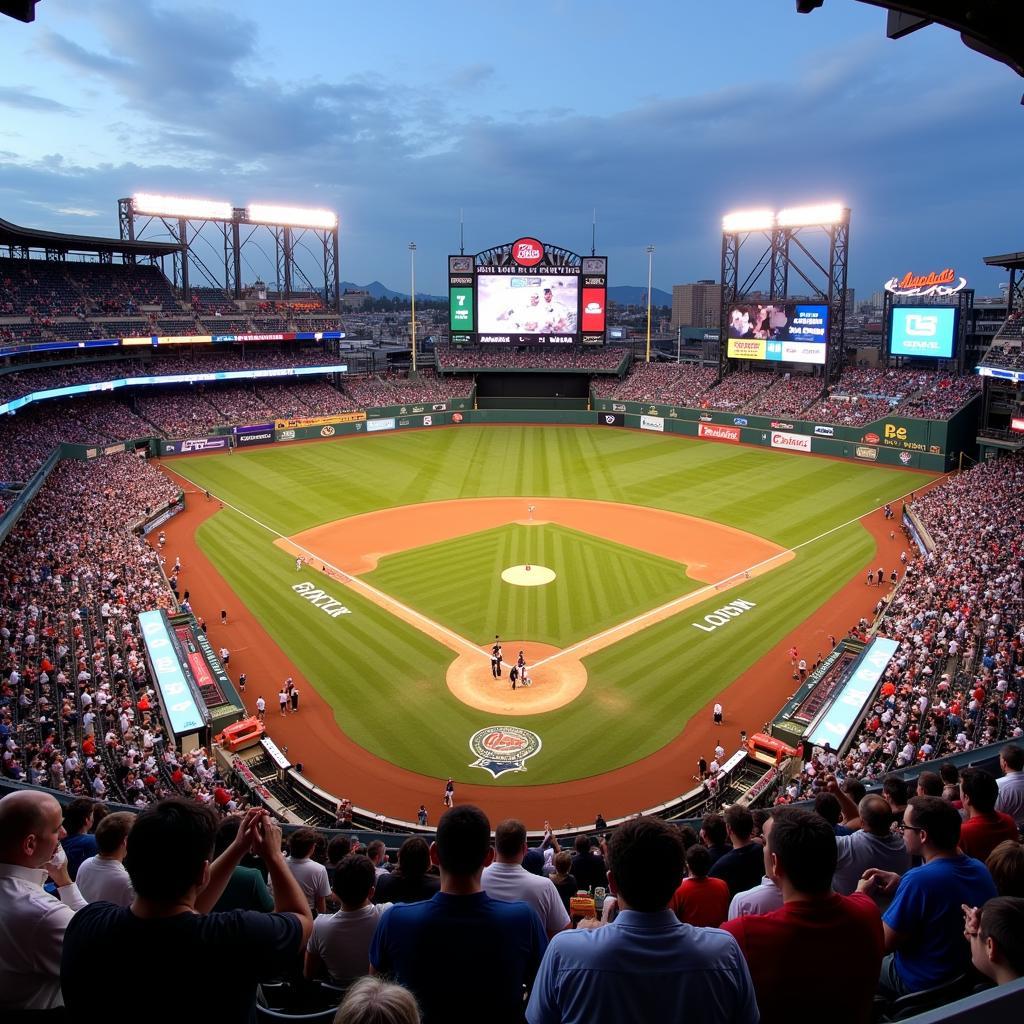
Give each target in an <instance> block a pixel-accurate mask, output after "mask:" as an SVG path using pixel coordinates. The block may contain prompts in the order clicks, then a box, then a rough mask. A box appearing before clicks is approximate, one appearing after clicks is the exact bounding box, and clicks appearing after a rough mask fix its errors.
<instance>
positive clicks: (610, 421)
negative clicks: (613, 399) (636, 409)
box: [597, 412, 626, 427]
mask: <svg viewBox="0 0 1024 1024" xmlns="http://www.w3.org/2000/svg"><path fill="white" fill-rule="evenodd" d="M597 422H598V423H600V424H601V425H602V426H605V427H624V426H625V425H626V414H625V413H622V412H599V413H598V414H597Z"/></svg>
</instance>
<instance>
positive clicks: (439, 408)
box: [430, 402, 448, 412]
mask: <svg viewBox="0 0 1024 1024" xmlns="http://www.w3.org/2000/svg"><path fill="white" fill-rule="evenodd" d="M447 409H448V403H447V402H435V403H434V404H433V405H432V406H431V407H430V410H431V412H446V411H447Z"/></svg>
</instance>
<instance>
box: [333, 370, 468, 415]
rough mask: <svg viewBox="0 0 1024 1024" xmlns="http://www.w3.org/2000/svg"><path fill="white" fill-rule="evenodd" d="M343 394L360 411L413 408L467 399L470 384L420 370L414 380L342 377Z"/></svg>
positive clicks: (464, 379)
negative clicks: (377, 408) (385, 406)
mask: <svg viewBox="0 0 1024 1024" xmlns="http://www.w3.org/2000/svg"><path fill="white" fill-rule="evenodd" d="M344 386H345V392H346V393H347V394H348V395H349V397H350V398H351V399H352V401H353V402H354V403H355V405H354V408H357V409H364V408H370V407H374V406H382V405H414V404H417V403H422V402H447V401H448V400H449V399H451V398H468V397H469V395H470V394H471V392H472V388H473V382H472V380H471V379H470V378H467V377H447V376H445V377H441V376H438V375H437V374H435V373H434V372H433V371H432V370H421V371H420V372H419V376H418V377H417V378H416V380H412V379H410V378H409V377H407V376H406V375H405V374H404V373H398V372H395V373H387V374H372V375H370V376H366V377H346V378H345V382H344Z"/></svg>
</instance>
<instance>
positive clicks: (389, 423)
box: [366, 416, 395, 434]
mask: <svg viewBox="0 0 1024 1024" xmlns="http://www.w3.org/2000/svg"><path fill="white" fill-rule="evenodd" d="M394 429H395V418H394V417H393V416H388V417H387V418H385V419H379V420H367V421H366V432H367V433H368V434H375V433H376V432H377V431H379V430H394Z"/></svg>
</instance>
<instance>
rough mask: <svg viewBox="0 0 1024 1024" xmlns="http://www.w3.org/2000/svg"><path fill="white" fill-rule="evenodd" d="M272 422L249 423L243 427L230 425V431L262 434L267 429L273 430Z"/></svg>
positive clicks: (236, 433) (233, 432)
mask: <svg viewBox="0 0 1024 1024" xmlns="http://www.w3.org/2000/svg"><path fill="white" fill-rule="evenodd" d="M273 429H274V424H273V423H251V424H249V425H248V426H245V427H232V428H231V433H232V434H235V435H236V436H237V435H238V434H262V433H264V432H265V431H267V430H273Z"/></svg>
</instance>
